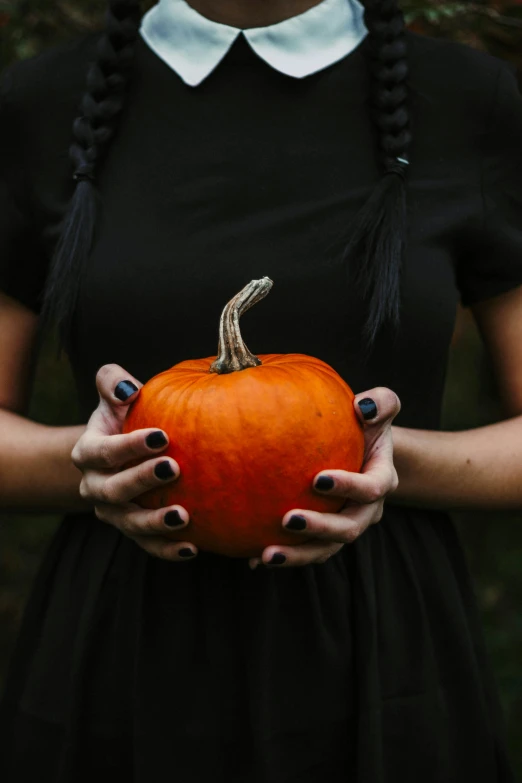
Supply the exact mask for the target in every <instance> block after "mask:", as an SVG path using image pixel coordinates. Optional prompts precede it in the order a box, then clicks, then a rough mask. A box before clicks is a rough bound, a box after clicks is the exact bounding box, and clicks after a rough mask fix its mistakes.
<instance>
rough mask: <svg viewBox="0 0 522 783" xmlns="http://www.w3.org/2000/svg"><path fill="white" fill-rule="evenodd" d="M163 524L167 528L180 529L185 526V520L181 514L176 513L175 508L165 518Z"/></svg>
mask: <svg viewBox="0 0 522 783" xmlns="http://www.w3.org/2000/svg"><path fill="white" fill-rule="evenodd" d="M163 522H164V523H165V524H166V525H167V527H179V526H180V525H184V524H185V522H184V520H183V519H182V518H181V514H180V513H179V511H176V509H175V508H173V509H172V510H171V511H167V513H166V514H165V516H164V517H163Z"/></svg>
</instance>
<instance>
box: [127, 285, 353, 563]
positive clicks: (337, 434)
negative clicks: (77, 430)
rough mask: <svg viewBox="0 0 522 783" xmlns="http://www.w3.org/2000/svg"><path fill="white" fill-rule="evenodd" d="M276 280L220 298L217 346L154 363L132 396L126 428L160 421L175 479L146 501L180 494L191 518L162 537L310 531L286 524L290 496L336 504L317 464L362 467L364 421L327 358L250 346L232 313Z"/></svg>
mask: <svg viewBox="0 0 522 783" xmlns="http://www.w3.org/2000/svg"><path fill="white" fill-rule="evenodd" d="M271 287H272V281H271V280H270V279H269V278H267V277H265V278H262V279H261V280H253V281H252V282H251V283H249V284H248V285H247V286H245V288H244V289H243V290H242V291H240V293H239V294H237V295H236V296H235V297H234V298H233V299H232V300H231V301H230V302H229V303H228V305H227V306H226V307H225V309H224V310H223V314H222V316H221V324H220V338H219V347H218V357H217V358H216V357H215V356H212V357H209V358H206V359H191V360H188V361H183V362H180V363H179V364H176V365H175V366H174V367H172V368H171V369H169V370H166V371H165V372H162V373H160V374H159V375H156V376H155V377H154V378H152V379H151V380H150V381H148V382H147V383H146V384H145V385H144V386H143V387H142V389H141V391H140V394H139V396H138V397H137V399H136V400H135V402H134V403H133V404H132V405H131V406H130V408H129V411H128V414H127V418H126V420H125V422H124V427H123V431H124V432H130V431H132V430H135V429H140V428H142V427H159V428H161V429H163V430H164V431H165V432H166V433H167V434H168V436H169V440H170V442H169V446H168V448H167V449H166V450H165V451H164V452H163V454H165V455H168V456H171V457H173V458H174V459H175V460H176V461H177V462H178V463H179V466H180V469H181V475H180V477H179V479H178V480H177V481H174V482H171V483H169V484H167V485H166V486H164V487H158V488H157V489H153V490H150V491H148V492H146V493H144V494H143V495H141V496H140V497H139V498H137V499H136V502H137V503H139V504H140V505H141V506H143V507H145V508H162V507H164V506H168V505H171V504H180V505H181V506H183V507H184V508H186V509H187V511H188V513H189V515H190V522H189V524H188V526H187V527H185V528H183V530H182V531H178V532H172V533H170V532H169V534H168V535H169V537H170V538H173V539H177V540H182V541H190V542H192V543H193V544H195V545H196V546H197V547H198V548H199V549H201V550H206V551H211V552H215V553H218V554H221V555H227V556H229V557H253V556H259V555H260V554H261V552H262V551H263V549H264V548H265V547H266V546H268V545H270V544H285V545H295V544H296V543H297V541H299V543H301V542H303V541H305V540H308V539H309V538H310V536H306V535H304V534H301V535H296V534H295V533H294V534H292V533H288V532H286V531H285V530H284V529H283V527H282V518H283V516H284V515H285V514H286V512H287V511H289V510H290V509H293V508H301V509H313V510H316V511H329V512H336V511H339V510H340V508H341V507H342V506H343V505H344V501H343V500H342V499H341V498H338V497H337V498H335V497H327V496H323V495H320V494H318V493H317V492H316V491H315V490H314V489H313V487H312V481H313V478H314V476H315V474H316V473H318V472H319V471H321V470H325V469H328V468H332V469H333V468H340V469H343V470H349V471H357V472H358V471H360V469H361V465H362V461H363V452H364V436H363V430H362V427H361V425H360V423H359V420H358V418H357V416H356V414H355V411H354V408H353V398H354V394H353V392H352V390H351V389H350V387H349V386H348V385H347V384H346V383H345V381H344V380H343V379H342V378H341V377H340V375H338V374H337V373H336V372H335V370H334V369H333V368H332V367H330V366H329V365H328V364H326V363H325V362H323V361H321V360H320V359H315V358H313V357H312V356H306V355H304V354H297V353H295V354H262V355H260V356H259V357H255V356H253V355H252V354H251V353H250V351H249V350H248V348H247V347H246V345H245V344H244V342H243V340H242V338H241V334H240V331H239V318H240V316H241V315H242V313H244V312H245V311H246V310H247V309H248V308H249V307H251V306H252V305H253V304H255V302H257V301H259V300H260V299H262V298H263V297H264V296H266V294H267V293H268V291H269V290H270V288H271Z"/></svg>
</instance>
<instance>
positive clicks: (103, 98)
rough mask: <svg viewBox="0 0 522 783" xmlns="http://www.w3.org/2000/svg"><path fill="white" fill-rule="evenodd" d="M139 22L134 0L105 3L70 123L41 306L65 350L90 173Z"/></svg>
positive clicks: (90, 209) (90, 230)
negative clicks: (62, 202)
mask: <svg viewBox="0 0 522 783" xmlns="http://www.w3.org/2000/svg"><path fill="white" fill-rule="evenodd" d="M140 20H141V11H140V3H139V0H109V7H108V10H107V13H106V17H105V30H104V33H103V35H102V36H101V38H100V40H99V41H98V48H97V57H96V60H95V61H94V62H92V63H91V64H90V65H89V69H88V72H87V79H86V91H85V93H84V95H83V97H82V100H81V103H80V116H78V117H77V118H76V119H75V120H74V123H73V143H72V144H71V147H70V149H69V156H70V159H71V161H72V164H73V174H72V178H73V180H74V181H75V183H76V185H75V189H74V194H73V196H72V199H71V202H70V204H69V208H68V210H67V213H66V215H65V217H64V220H63V223H62V226H61V230H60V238H59V240H58V243H57V246H56V250H55V253H54V258H53V260H52V264H51V271H50V274H49V276H48V280H47V283H46V289H45V293H44V300H43V306H42V322H43V324H44V325H47V324H50V323H51V322H53V323H55V324H56V325H57V326H58V329H59V332H60V336H61V342H62V344H63V345H64V346H65V347H66V348H67V347H69V345H70V336H71V326H72V317H73V312H74V309H75V306H76V301H77V297H78V291H79V284H80V279H81V276H82V273H83V271H84V269H85V266H86V262H87V258H88V256H89V252H90V250H91V247H92V244H93V240H94V232H95V227H96V215H97V211H98V191H97V189H96V186H95V184H94V180H95V175H96V169H97V166H98V164H99V162H100V160H101V157H102V154H103V153H104V152H105V151H106V149H107V146H108V143H109V142H110V140H111V138H112V136H113V135H114V132H115V130H116V119H117V117H118V114H119V113H120V112H121V110H122V108H123V104H124V97H125V94H124V93H125V87H126V84H127V81H128V74H129V70H130V66H131V64H132V61H133V55H134V44H135V41H136V39H137V36H138V32H139V26H140Z"/></svg>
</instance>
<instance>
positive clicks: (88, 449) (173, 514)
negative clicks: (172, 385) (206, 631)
mask: <svg viewBox="0 0 522 783" xmlns="http://www.w3.org/2000/svg"><path fill="white" fill-rule="evenodd" d="M141 386H143V384H142V383H140V382H139V381H138V380H136V378H134V377H133V376H132V375H129V373H127V372H126V371H125V370H124V369H123V368H122V367H119V366H118V365H117V364H105V365H103V367H100V369H99V370H98V373H97V375H96V387H97V389H98V393H99V395H100V402H99V405H98V407H97V408H96V410H95V411H94V412H93V414H92V416H91V417H90V419H89V422H88V424H87V429H86V430H85V432H84V433H83V435H82V436H81V437H80V438H79V440H78V441H77V443H76V445H75V446H74V448H73V450H72V452H71V458H72V461H73V463H74V465H75V466H76V467H77V468H78V469H79V470H80V471H81V472H82V473H83V478H82V480H81V483H80V495H81V496H82V498H83V499H84V500H87V501H91V502H92V503H93V504H94V513H95V514H96V516H97V517H98V519H101V520H102V521H103V522H108V523H109V524H111V525H114V527H117V528H118V530H120V531H121V532H122V533H123V534H124V535H126V536H128V537H129V538H132V539H133V540H134V541H135V542H136V543H137V544H138V545H139V546H140V547H142V549H144V550H145V551H146V552H148V553H149V554H150V555H154V556H155V557H159V558H162V559H163V560H176V561H183V560H186V559H188V558H193V557H194V556H195V555H197V553H198V550H197V548H196V547H195V546H194V544H191V543H188V542H183V541H178V540H174V539H172V538H169V531H172V530H176V531H178V530H181V529H182V528H183V526H186V525H187V524H188V521H189V515H188V512H187V511H186V509H184V508H183V507H182V506H177V505H174V506H168V507H166V508H161V509H157V510H154V511H151V510H150V509H145V508H141V507H140V506H138V505H137V504H136V503H133V502H132V500H133V498H136V497H138V496H139V495H141V494H143V493H144V492H145V491H146V490H148V489H152V488H154V487H157V486H160V485H162V484H166V483H168V482H170V481H175V480H176V479H177V478H178V476H179V474H180V468H179V465H178V463H177V462H176V461H175V460H174V459H172V458H171V457H161V456H155V455H157V454H160V453H161V452H162V451H163V450H164V449H165V448H166V447H167V445H168V436H167V434H166V433H165V432H163V430H157V429H154V428H148V429H141V430H135V431H134V432H129V433H127V434H123V433H122V425H123V421H124V419H125V416H126V414H127V409H128V407H129V405H130V403H131V402H133V401H134V400H135V399H136V397H137V395H138V394H139V389H140V388H141ZM161 436H163V438H162V437H161ZM136 459H142V460H143V461H142V462H140V463H139V464H138V465H135V466H133V467H129V468H125V465H126V464H127V463H129V462H131V461H135V460H136Z"/></svg>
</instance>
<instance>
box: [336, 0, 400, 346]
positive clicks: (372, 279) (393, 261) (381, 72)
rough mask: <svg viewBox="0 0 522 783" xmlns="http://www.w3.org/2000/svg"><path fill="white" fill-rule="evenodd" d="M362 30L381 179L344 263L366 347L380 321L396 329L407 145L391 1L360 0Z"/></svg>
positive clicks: (395, 8)
mask: <svg viewBox="0 0 522 783" xmlns="http://www.w3.org/2000/svg"><path fill="white" fill-rule="evenodd" d="M363 4H364V9H365V11H364V20H365V24H366V27H367V29H368V49H367V51H368V57H369V63H368V64H369V69H370V77H371V98H370V111H371V114H372V119H373V122H374V125H375V128H376V130H377V134H378V151H379V157H380V163H381V167H382V171H383V176H382V178H381V180H380V181H379V183H378V184H377V186H376V188H375V189H374V191H373V192H372V194H371V196H370V198H369V199H368V201H367V202H366V203H365V204H364V205H363V207H362V209H361V210H360V212H359V214H358V215H357V217H356V219H355V225H354V226H353V227H352V235H351V237H350V239H349V242H348V246H347V248H346V249H345V252H344V258H347V257H348V256H353V257H355V258H357V266H356V269H355V270H354V272H355V274H354V277H355V282H356V284H357V286H358V288H359V290H360V291H361V293H362V295H363V296H364V297H365V298H369V313H368V319H367V321H366V327H365V331H366V335H367V338H368V339H369V342H370V343H372V342H373V340H374V339H375V335H376V333H377V331H378V330H379V328H380V327H381V326H382V325H383V323H384V322H385V321H386V320H389V321H391V322H392V323H393V324H395V325H397V324H398V322H399V309H400V272H401V266H402V260H403V255H404V250H405V245H406V233H407V204H406V185H405V177H406V169H407V165H408V152H409V147H410V143H411V133H410V130H409V114H408V109H407V97H408V91H407V88H406V84H405V82H406V77H407V75H408V65H407V59H406V57H407V45H406V37H405V25H404V18H403V15H402V13H401V11H400V9H399V7H398V4H397V1H396V0H363Z"/></svg>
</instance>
